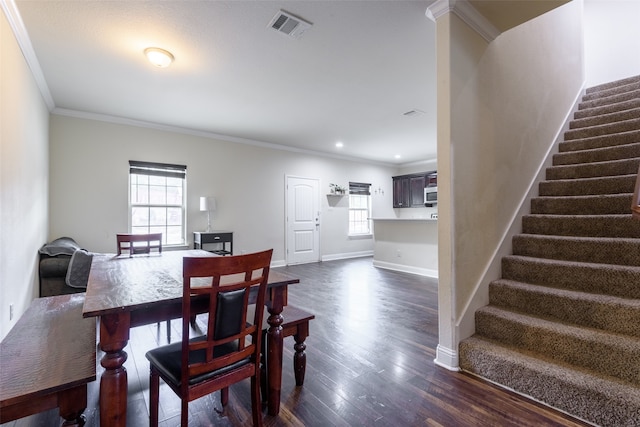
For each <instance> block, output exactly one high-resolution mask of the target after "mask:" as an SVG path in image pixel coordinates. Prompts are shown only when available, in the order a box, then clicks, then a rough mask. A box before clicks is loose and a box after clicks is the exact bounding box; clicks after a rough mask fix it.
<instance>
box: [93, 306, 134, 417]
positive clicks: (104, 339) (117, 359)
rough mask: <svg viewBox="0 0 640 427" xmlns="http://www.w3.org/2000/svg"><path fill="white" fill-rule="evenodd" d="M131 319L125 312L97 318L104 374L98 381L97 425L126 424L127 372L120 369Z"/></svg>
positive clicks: (124, 356)
mask: <svg viewBox="0 0 640 427" xmlns="http://www.w3.org/2000/svg"><path fill="white" fill-rule="evenodd" d="M130 324H131V316H130V314H129V313H128V312H123V313H120V314H109V315H104V316H101V318H100V349H101V350H102V351H104V352H105V354H104V356H103V357H102V359H101V360H100V364H101V365H102V367H103V368H105V371H104V372H103V373H102V377H101V378H100V425H103V426H113V427H116V426H122V427H125V426H126V424H127V370H126V369H125V367H124V366H123V364H124V362H125V361H126V360H127V353H126V352H125V351H124V350H123V349H124V348H125V346H126V345H127V342H128V341H129V327H130Z"/></svg>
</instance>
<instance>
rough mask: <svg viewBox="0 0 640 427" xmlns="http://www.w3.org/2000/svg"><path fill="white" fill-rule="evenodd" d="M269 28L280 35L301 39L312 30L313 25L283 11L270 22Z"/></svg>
mask: <svg viewBox="0 0 640 427" xmlns="http://www.w3.org/2000/svg"><path fill="white" fill-rule="evenodd" d="M269 26H270V27H271V28H273V29H274V30H276V31H278V32H280V33H283V34H286V35H288V36H291V37H294V38H296V39H299V38H300V37H301V36H302V34H304V32H305V31H307V30H308V29H309V28H311V23H310V22H307V21H305V20H303V19H301V18H298V17H297V16H293V15H292V14H290V13H287V12H285V11H284V10H281V11H279V12H278V13H276V16H274V17H273V19H272V20H271V22H269Z"/></svg>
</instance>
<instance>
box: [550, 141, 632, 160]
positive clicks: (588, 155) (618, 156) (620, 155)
mask: <svg viewBox="0 0 640 427" xmlns="http://www.w3.org/2000/svg"><path fill="white" fill-rule="evenodd" d="M633 157H639V158H640V142H636V143H632V144H623V145H614V146H613V147H601V148H593V149H589V150H580V151H567V152H564V153H558V154H554V155H553V164H554V166H560V165H573V164H578V163H593V162H604V161H609V160H622V159H629V158H633Z"/></svg>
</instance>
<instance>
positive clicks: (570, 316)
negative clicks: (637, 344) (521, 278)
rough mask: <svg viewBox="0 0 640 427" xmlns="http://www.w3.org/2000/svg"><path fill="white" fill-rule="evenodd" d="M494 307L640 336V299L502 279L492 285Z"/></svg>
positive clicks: (492, 303) (491, 296) (490, 299)
mask: <svg viewBox="0 0 640 427" xmlns="http://www.w3.org/2000/svg"><path fill="white" fill-rule="evenodd" d="M489 303H490V304H491V305H492V306H496V307H504V308H507V309H509V310H514V311H520V312H522V313H529V314H532V315H535V316H540V317H547V318H555V319H558V320H560V321H561V322H565V323H571V324H574V325H578V326H583V327H588V328H595V329H600V330H603V331H609V332H613V333H616V334H624V335H628V336H631V337H635V338H640V328H638V325H637V322H638V319H640V300H638V299H633V298H621V297H614V296H611V295H599V294H592V293H588V292H580V291H572V290H567V289H560V288H552V287H548V286H541V285H533V284H530V283H523V282H517V281H513V280H506V279H499V280H495V281H493V282H492V283H491V284H490V285H489Z"/></svg>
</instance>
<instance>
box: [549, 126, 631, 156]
mask: <svg viewBox="0 0 640 427" xmlns="http://www.w3.org/2000/svg"><path fill="white" fill-rule="evenodd" d="M636 142H640V130H632V131H628V132H621V133H616V134H612V135H601V136H592V137H588V138H581V139H574V140H571V141H563V142H560V143H559V144H558V151H560V152H561V153H564V152H566V151H578V150H590V149H593V148H602V147H611V146H614V145H623V144H633V143H636Z"/></svg>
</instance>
